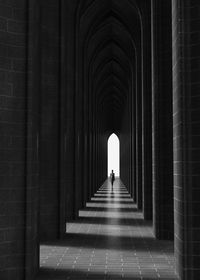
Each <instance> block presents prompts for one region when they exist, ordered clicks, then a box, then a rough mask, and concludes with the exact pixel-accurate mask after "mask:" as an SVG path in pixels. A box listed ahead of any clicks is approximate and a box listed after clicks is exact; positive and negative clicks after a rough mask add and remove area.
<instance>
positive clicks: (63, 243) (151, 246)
mask: <svg viewBox="0 0 200 280" xmlns="http://www.w3.org/2000/svg"><path fill="white" fill-rule="evenodd" d="M42 245H46V246H48V245H49V246H57V247H77V248H79V247H81V248H90V249H91V248H94V247H95V248H96V249H108V250H121V249H123V250H124V251H132V250H134V249H136V250H138V251H140V252H147V251H148V250H150V251H151V252H153V253H159V252H161V251H162V250H164V251H165V252H167V253H173V246H172V243H171V242H167V241H162V240H160V241H159V240H157V239H155V238H153V237H143V238H141V236H138V237H133V236H131V237H130V236H126V237H125V236H123V237H122V236H113V235H96V234H87V233H66V235H65V238H64V239H63V240H55V241H51V242H45V243H43V244H42Z"/></svg>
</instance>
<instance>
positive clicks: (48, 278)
mask: <svg viewBox="0 0 200 280" xmlns="http://www.w3.org/2000/svg"><path fill="white" fill-rule="evenodd" d="M72 279H73V280H86V279H87V280H89V279H90V280H122V279H126V280H155V279H158V278H157V276H155V277H154V276H152V277H145V276H142V277H141V276H139V275H138V274H137V272H136V273H135V275H134V272H132V274H131V276H130V277H129V276H127V275H126V276H125V277H122V276H121V275H118V274H116V273H108V274H102V273H100V272H99V273H97V272H91V271H89V272H88V271H81V270H77V269H76V270H75V271H74V270H73V269H62V268H57V269H56V270H55V269H52V268H50V269H49V268H40V272H39V274H38V278H37V280H72ZM159 279H161V280H162V279H163V280H164V279H165V280H175V279H176V280H177V278H174V277H170V276H169V277H167V278H166V277H165V278H162V277H161V278H159Z"/></svg>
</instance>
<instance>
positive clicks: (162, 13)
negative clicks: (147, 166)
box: [152, 0, 174, 239]
mask: <svg viewBox="0 0 200 280" xmlns="http://www.w3.org/2000/svg"><path fill="white" fill-rule="evenodd" d="M171 28H172V27H171V1H170V0H167V1H159V0H153V1H152V91H153V97H152V98H153V99H152V115H153V124H152V129H153V134H152V135H153V145H152V148H153V205H154V207H153V225H154V233H155V236H156V237H157V238H159V239H173V235H174V225H173V224H174V222H173V210H174V208H173V175H172V174H173V135H172V133H173V130H172V46H171V44H172V39H171Z"/></svg>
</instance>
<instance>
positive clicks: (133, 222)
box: [71, 217, 152, 227]
mask: <svg viewBox="0 0 200 280" xmlns="http://www.w3.org/2000/svg"><path fill="white" fill-rule="evenodd" d="M71 223H83V224H103V225H126V226H140V227H141V226H145V227H146V226H149V227H150V226H152V222H150V221H144V220H143V219H137V218H134V219H133V218H130V219H129V218H115V217H105V218H104V217H80V218H78V219H77V220H76V221H71Z"/></svg>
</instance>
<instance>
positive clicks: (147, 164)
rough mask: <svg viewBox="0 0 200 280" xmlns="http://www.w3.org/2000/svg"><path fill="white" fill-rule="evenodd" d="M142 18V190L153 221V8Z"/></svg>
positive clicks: (146, 9) (146, 214)
mask: <svg viewBox="0 0 200 280" xmlns="http://www.w3.org/2000/svg"><path fill="white" fill-rule="evenodd" d="M143 13H144V16H143V18H142V36H143V38H142V189H143V193H142V196H143V205H142V208H143V214H144V219H146V220H151V219H152V200H153V199H152V110H151V106H152V105H151V102H152V91H151V16H150V14H151V7H150V4H149V3H148V4H146V5H144V7H143Z"/></svg>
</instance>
